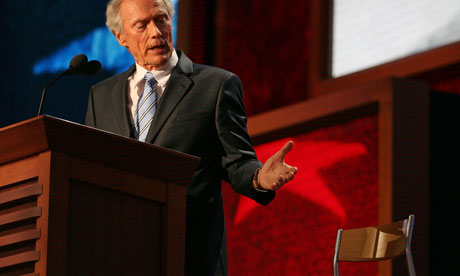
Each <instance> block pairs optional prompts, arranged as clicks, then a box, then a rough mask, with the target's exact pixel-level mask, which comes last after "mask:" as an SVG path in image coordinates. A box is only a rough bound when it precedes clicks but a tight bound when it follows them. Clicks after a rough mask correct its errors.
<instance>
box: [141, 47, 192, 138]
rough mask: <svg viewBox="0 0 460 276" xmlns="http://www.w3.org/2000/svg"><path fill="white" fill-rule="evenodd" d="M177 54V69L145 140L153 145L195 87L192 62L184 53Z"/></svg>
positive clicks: (175, 68) (172, 75)
mask: <svg viewBox="0 0 460 276" xmlns="http://www.w3.org/2000/svg"><path fill="white" fill-rule="evenodd" d="M177 52H178V54H179V61H178V63H177V65H176V67H174V69H173V71H172V73H171V77H170V78H169V81H168V84H167V85H166V89H165V91H164V93H163V96H162V97H161V99H160V102H159V103H158V107H157V111H156V113H155V116H154V118H153V121H152V124H151V125H150V129H149V132H148V134H147V137H146V140H145V141H146V142H150V143H152V142H153V141H154V140H155V138H156V137H157V136H158V133H159V132H160V130H161V128H162V127H163V125H164V124H165V123H166V121H167V120H168V118H169V116H170V114H171V113H172V112H173V111H174V109H175V108H176V106H177V105H178V104H179V102H180V101H181V99H182V98H183V97H184V96H185V94H186V93H187V91H188V90H189V88H190V87H191V86H192V85H193V82H192V80H191V79H190V78H189V77H188V75H189V74H190V73H192V72H193V64H192V61H191V60H190V59H189V58H188V57H187V56H186V55H184V53H182V52H180V51H177Z"/></svg>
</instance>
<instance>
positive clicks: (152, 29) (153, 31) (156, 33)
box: [148, 20, 161, 38]
mask: <svg viewBox="0 0 460 276" xmlns="http://www.w3.org/2000/svg"><path fill="white" fill-rule="evenodd" d="M148 27H149V29H148V31H149V36H150V37H152V38H157V37H160V36H161V31H160V29H159V28H158V27H157V25H156V24H155V22H154V21H153V20H152V21H151V22H150V23H149V26H148Z"/></svg>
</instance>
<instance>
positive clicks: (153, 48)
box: [148, 44, 165, 51]
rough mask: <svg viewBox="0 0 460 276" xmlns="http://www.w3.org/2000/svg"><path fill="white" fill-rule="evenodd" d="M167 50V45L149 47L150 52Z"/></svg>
mask: <svg viewBox="0 0 460 276" xmlns="http://www.w3.org/2000/svg"><path fill="white" fill-rule="evenodd" d="M164 48H165V45H164V44H163V45H156V46H152V47H149V48H148V50H153V51H155V50H163V49H164Z"/></svg>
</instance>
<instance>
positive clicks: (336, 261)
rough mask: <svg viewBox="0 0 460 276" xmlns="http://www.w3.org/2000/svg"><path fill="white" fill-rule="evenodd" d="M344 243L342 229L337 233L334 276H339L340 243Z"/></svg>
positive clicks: (333, 267)
mask: <svg viewBox="0 0 460 276" xmlns="http://www.w3.org/2000/svg"><path fill="white" fill-rule="evenodd" d="M341 241H342V229H339V230H338V231H337V239H336V240H335V250H334V261H333V262H332V269H333V272H334V276H339V252H340V242H341Z"/></svg>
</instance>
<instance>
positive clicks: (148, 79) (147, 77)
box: [144, 71, 157, 83]
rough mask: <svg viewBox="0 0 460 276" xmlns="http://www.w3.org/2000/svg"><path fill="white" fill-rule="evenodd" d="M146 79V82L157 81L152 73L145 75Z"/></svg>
mask: <svg viewBox="0 0 460 276" xmlns="http://www.w3.org/2000/svg"><path fill="white" fill-rule="evenodd" d="M144 79H145V81H146V82H150V83H155V82H156V81H157V80H156V79H155V77H154V76H153V74H152V72H150V71H149V72H147V73H145V76H144Z"/></svg>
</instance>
